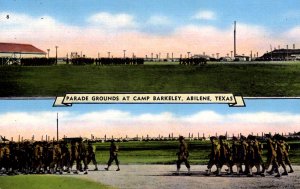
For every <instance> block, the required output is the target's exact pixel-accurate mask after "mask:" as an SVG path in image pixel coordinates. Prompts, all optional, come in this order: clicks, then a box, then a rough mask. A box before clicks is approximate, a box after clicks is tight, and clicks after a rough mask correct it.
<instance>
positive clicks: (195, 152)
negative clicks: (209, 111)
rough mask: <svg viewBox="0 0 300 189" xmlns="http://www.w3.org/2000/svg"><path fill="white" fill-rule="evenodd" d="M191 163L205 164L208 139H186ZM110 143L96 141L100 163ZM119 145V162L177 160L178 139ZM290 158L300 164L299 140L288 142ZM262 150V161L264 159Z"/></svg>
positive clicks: (168, 162) (155, 162) (164, 162)
mask: <svg viewBox="0 0 300 189" xmlns="http://www.w3.org/2000/svg"><path fill="white" fill-rule="evenodd" d="M187 143H188V145H189V152H190V157H189V160H190V162H191V163H192V164H207V162H208V160H209V159H208V155H209V153H210V149H211V148H210V147H211V145H210V142H209V141H188V142H187ZM109 145H110V143H96V144H95V146H96V157H97V161H98V162H99V163H100V164H106V163H107V161H108V158H109V153H108V151H109ZM118 145H119V147H120V151H119V160H120V162H121V164H175V162H176V160H177V156H176V153H177V152H178V145H179V144H178V141H149V142H138V141H137V142H123V143H118ZM290 146H291V150H290V160H291V161H292V163H293V164H300V142H291V143H290ZM266 152H267V151H266V150H264V154H263V155H264V161H266Z"/></svg>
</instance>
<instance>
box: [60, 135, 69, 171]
mask: <svg viewBox="0 0 300 189" xmlns="http://www.w3.org/2000/svg"><path fill="white" fill-rule="evenodd" d="M60 144H61V153H62V167H63V168H64V167H66V170H65V171H67V172H68V173H70V152H69V149H68V145H67V143H66V142H63V141H62V142H61V143H60Z"/></svg>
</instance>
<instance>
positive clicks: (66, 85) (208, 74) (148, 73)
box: [0, 63, 300, 97]
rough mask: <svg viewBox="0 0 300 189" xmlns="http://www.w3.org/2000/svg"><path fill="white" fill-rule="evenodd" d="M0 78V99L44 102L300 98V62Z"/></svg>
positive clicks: (18, 72)
mask: <svg viewBox="0 0 300 189" xmlns="http://www.w3.org/2000/svg"><path fill="white" fill-rule="evenodd" d="M157 64H159V65H157ZM0 75H1V80H0V85H1V88H0V96H2V97H12V96H19V97H20V96H26V97H34V96H40V97H46V96H58V95H63V94H65V93H66V92H175V93H176V92H177V93H192V92H195V93H196V92H199V93H205V92H207V93H215V92H228V93H235V94H242V95H243V96H251V97H256V96H268V97H270V96H276V97H280V96H300V77H299V75H300V63H291V64H280V63H278V64H275V63H273V64H267V63H259V64H256V63H251V64H245V63H236V64H234V63H230V64H225V63H208V64H207V65H204V66H184V65H174V64H173V63H172V64H166V63H165V64H160V63H146V64H145V65H139V66H136V65H135V66H128V65H127V66H95V65H90V66H72V65H58V66H45V67H20V66H1V67H0Z"/></svg>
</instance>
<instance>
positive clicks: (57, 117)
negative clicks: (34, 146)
mask: <svg viewBox="0 0 300 189" xmlns="http://www.w3.org/2000/svg"><path fill="white" fill-rule="evenodd" d="M56 140H57V141H58V113H57V114H56Z"/></svg>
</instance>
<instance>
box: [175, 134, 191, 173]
mask: <svg viewBox="0 0 300 189" xmlns="http://www.w3.org/2000/svg"><path fill="white" fill-rule="evenodd" d="M178 140H179V143H180V145H179V152H177V154H176V155H177V156H178V160H177V171H176V174H179V170H180V165H181V163H182V162H184V163H185V166H186V167H187V169H188V174H190V169H191V166H190V164H189V161H188V157H189V151H188V147H187V144H186V142H185V141H184V137H183V136H180V137H179V139H178Z"/></svg>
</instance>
